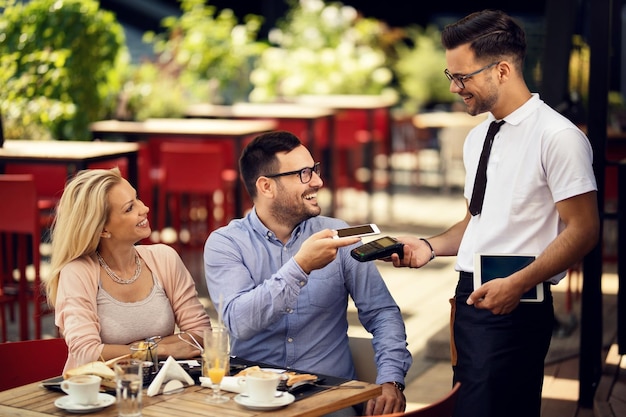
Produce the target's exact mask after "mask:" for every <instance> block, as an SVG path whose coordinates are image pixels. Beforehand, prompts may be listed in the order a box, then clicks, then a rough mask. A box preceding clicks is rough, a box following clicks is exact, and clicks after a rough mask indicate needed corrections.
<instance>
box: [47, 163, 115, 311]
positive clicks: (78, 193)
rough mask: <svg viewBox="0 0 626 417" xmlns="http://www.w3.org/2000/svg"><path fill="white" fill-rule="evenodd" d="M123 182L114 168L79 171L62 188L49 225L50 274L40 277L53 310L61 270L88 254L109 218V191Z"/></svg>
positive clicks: (93, 248)
mask: <svg viewBox="0 0 626 417" xmlns="http://www.w3.org/2000/svg"><path fill="white" fill-rule="evenodd" d="M122 181H123V177H122V175H121V173H120V170H119V169H118V168H113V169H88V170H83V171H80V172H78V173H77V174H76V176H75V177H74V178H72V179H71V180H70V181H69V182H68V183H67V184H66V186H65V190H64V191H63V195H62V196H61V199H60V200H59V203H58V205H57V208H56V215H55V218H54V221H53V223H52V228H51V233H50V235H51V238H52V255H51V258H50V275H49V276H47V277H43V278H44V279H43V283H44V286H45V289H46V294H47V296H48V304H50V306H52V307H54V304H55V302H56V297H57V289H58V286H59V275H60V273H61V269H63V267H64V266H65V265H67V264H68V263H70V262H72V261H73V260H75V259H78V258H80V257H81V256H85V255H92V254H93V253H94V252H95V251H96V249H97V248H98V244H99V243H100V234H101V233H102V231H103V229H104V225H105V223H106V221H107V219H108V217H109V211H110V207H109V199H108V195H109V191H110V190H111V188H112V187H113V186H115V185H117V184H119V183H121V182H122Z"/></svg>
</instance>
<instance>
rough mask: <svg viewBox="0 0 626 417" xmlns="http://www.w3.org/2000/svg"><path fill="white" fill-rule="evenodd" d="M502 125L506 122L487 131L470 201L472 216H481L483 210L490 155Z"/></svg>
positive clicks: (493, 125) (492, 126)
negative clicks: (494, 139)
mask: <svg viewBox="0 0 626 417" xmlns="http://www.w3.org/2000/svg"><path fill="white" fill-rule="evenodd" d="M502 124H504V120H502V121H500V122H496V121H493V122H491V124H490V125H489V130H488V131H487V136H486V137H485V143H484V144H483V151H482V152H481V153H480V160H479V161H478V170H477V171H476V178H475V179H474V190H473V191H472V200H471V201H470V205H469V211H470V213H471V214H472V216H476V215H478V214H480V212H481V210H482V209H483V200H484V198H485V188H486V187H487V162H489V154H490V153H491V145H492V144H493V138H495V137H496V133H498V130H500V126H502Z"/></svg>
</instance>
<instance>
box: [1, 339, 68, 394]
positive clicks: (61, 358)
mask: <svg viewBox="0 0 626 417" xmlns="http://www.w3.org/2000/svg"><path fill="white" fill-rule="evenodd" d="M66 360H67V345H66V344H65V340H63V339H61V338H55V339H39V340H28V341H22V342H7V343H0V369H2V378H0V391H5V390H8V389H11V388H15V387H19V386H21V385H26V384H30V383H33V382H37V381H41V380H43V379H48V378H53V377H55V376H60V375H62V374H63V367H64V366H65V361H66Z"/></svg>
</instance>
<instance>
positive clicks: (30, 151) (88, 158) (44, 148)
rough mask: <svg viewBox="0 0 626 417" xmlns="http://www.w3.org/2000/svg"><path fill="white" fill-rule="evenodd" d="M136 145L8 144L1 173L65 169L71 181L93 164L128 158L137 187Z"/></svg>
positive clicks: (1, 159) (2, 155) (131, 179)
mask: <svg viewBox="0 0 626 417" xmlns="http://www.w3.org/2000/svg"><path fill="white" fill-rule="evenodd" d="M138 151H139V146H138V145H137V144H136V143H114V142H90V141H62V140H51V141H32V140H6V141H5V142H4V145H3V147H2V148H0V172H4V165H5V164H9V163H11V164H20V163H21V164H32V163H37V164H56V165H65V166H67V170H68V177H69V176H71V175H73V174H74V173H75V172H76V171H80V170H82V169H87V167H88V166H89V164H91V163H93V162H100V161H110V160H114V159H117V158H121V157H125V158H126V159H127V160H128V177H129V178H128V180H129V182H130V183H131V184H136V183H137V175H138V173H137V153H138Z"/></svg>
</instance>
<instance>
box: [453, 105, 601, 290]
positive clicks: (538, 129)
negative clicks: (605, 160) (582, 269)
mask: <svg viewBox="0 0 626 417" xmlns="http://www.w3.org/2000/svg"><path fill="white" fill-rule="evenodd" d="M493 120H494V117H493V115H491V114H490V115H489V117H488V118H487V120H485V121H484V122H483V123H481V124H480V125H478V126H477V127H475V128H474V129H472V131H470V133H469V134H468V136H467V139H466V140H465V144H464V148H463V159H464V163H465V170H466V177H465V191H464V194H465V197H466V198H467V199H468V200H470V199H471V196H472V189H473V187H474V176H475V175H476V170H477V167H478V160H479V157H480V153H481V150H482V147H483V141H484V139H485V135H486V134H487V129H488V127H489V124H490V123H491V122H492V121H493ZM504 120H505V122H506V123H505V124H504V125H502V127H501V128H500V131H499V132H498V134H497V135H496V137H495V140H494V142H493V147H492V149H491V155H490V157H489V164H488V167H487V189H486V192H485V200H484V204H483V209H482V213H481V214H480V215H478V216H473V217H472V219H471V220H470V222H469V224H468V226H467V229H466V231H465V234H464V235H463V240H462V241H461V245H460V247H459V252H458V255H457V263H456V266H455V269H456V270H457V271H465V272H473V271H474V254H475V253H476V252H485V253H529V254H537V255H538V254H540V253H541V252H542V251H543V250H544V249H545V248H546V247H547V246H548V245H549V244H550V243H551V242H552V241H553V240H554V239H555V238H556V237H557V235H558V234H559V233H560V232H561V231H562V230H563V228H564V224H563V223H562V222H561V220H560V218H559V215H558V212H557V210H556V205H555V203H557V202H558V201H561V200H565V199H567V198H570V197H573V196H576V195H580V194H583V193H586V192H589V191H593V190H597V186H596V180H595V176H594V172H593V168H592V162H593V155H592V149H591V144H590V143H589V140H588V139H587V137H586V136H585V135H584V134H583V133H582V132H581V131H580V130H579V129H578V128H577V127H576V126H575V125H574V124H573V123H571V122H570V121H569V120H568V119H566V118H565V117H563V116H562V115H561V114H559V113H558V112H556V111H555V110H553V109H552V108H550V107H549V106H548V105H546V104H545V103H544V102H543V101H542V100H541V99H540V98H539V95H537V94H533V96H532V97H531V99H530V100H528V101H527V102H526V103H525V104H524V105H523V106H522V107H520V108H519V109H517V110H516V111H514V112H513V113H511V114H510V115H508V116H506V117H505V118H504ZM564 276H565V271H563V272H562V273H561V274H559V275H557V276H555V277H553V278H552V279H551V280H550V281H551V282H553V283H557V282H558V281H559V280H560V279H561V278H563V277H564Z"/></svg>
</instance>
